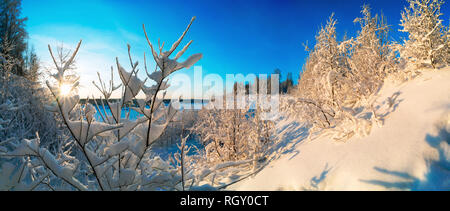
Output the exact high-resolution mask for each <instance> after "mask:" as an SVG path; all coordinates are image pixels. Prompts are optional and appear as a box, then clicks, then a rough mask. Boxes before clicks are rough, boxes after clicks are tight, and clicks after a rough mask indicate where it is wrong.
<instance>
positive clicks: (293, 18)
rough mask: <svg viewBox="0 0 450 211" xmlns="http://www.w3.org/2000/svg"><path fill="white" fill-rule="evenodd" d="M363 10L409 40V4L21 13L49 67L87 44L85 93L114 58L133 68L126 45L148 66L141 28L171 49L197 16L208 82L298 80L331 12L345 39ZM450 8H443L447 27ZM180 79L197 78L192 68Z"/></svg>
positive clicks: (243, 4) (257, 0)
mask: <svg viewBox="0 0 450 211" xmlns="http://www.w3.org/2000/svg"><path fill="white" fill-rule="evenodd" d="M364 3H368V4H370V5H371V7H372V8H373V12H374V13H379V12H381V11H382V12H383V13H384V15H385V16H386V17H387V20H388V23H389V24H390V25H391V26H392V29H393V30H392V31H393V33H392V39H395V40H398V41H400V37H402V36H405V35H404V34H401V33H399V32H397V31H398V28H399V26H398V25H399V23H400V17H401V16H400V14H401V11H402V10H403V8H404V6H406V0H334V1H330V0H278V1H275V0H160V1H156V0H155V1H152V0H147V1H143V0H141V1H138V0H136V1H133V0H108V1H106V0H89V1H80V0H65V1H61V0H39V1H36V0H24V1H23V4H22V7H23V15H24V16H26V17H28V18H29V20H28V22H27V30H28V32H29V34H30V42H31V44H33V45H34V46H35V48H36V51H37V53H38V56H40V57H41V60H42V61H43V62H44V63H45V62H48V61H49V57H48V52H47V48H46V45H47V44H51V45H53V46H56V45H57V44H58V43H64V44H65V45H67V46H68V47H72V46H73V45H75V44H76V42H77V41H78V40H79V39H83V42H84V43H83V46H82V49H81V52H80V55H79V57H78V67H79V69H80V70H79V72H80V75H81V77H82V80H84V81H85V82H83V83H82V85H83V87H84V88H83V89H85V90H84V92H86V90H93V87H92V86H90V81H92V80H94V79H95V77H96V74H95V72H96V71H101V73H102V74H107V71H108V70H109V66H111V65H113V64H114V59H115V57H116V56H118V57H119V59H120V60H121V61H122V63H124V65H128V62H127V56H126V44H127V43H130V44H131V46H132V51H133V55H134V56H135V58H136V59H139V60H141V61H142V54H143V52H144V51H146V52H147V53H149V48H148V45H147V44H146V42H145V37H144V35H143V32H142V24H143V23H144V24H145V25H146V27H147V30H148V33H149V36H150V38H151V40H152V42H154V43H156V42H157V39H158V38H161V40H162V41H166V43H167V44H168V45H171V44H172V42H174V41H175V40H176V39H177V38H178V36H179V35H180V33H181V32H182V31H183V30H184V29H185V27H186V25H187V23H188V22H189V20H190V18H191V17H192V16H197V19H196V21H195V22H194V24H193V25H192V27H191V30H190V31H189V33H188V35H187V37H186V38H185V40H184V43H186V42H188V41H189V40H190V39H193V40H194V42H193V44H192V45H191V47H190V49H189V50H188V51H187V53H186V54H185V55H189V54H193V53H198V52H201V53H203V55H204V57H203V59H202V60H200V62H199V63H197V65H201V66H202V68H203V74H204V75H205V74H208V73H217V74H219V75H221V76H222V77H225V74H227V73H242V74H244V75H245V74H248V73H255V74H259V73H271V72H272V71H273V70H274V69H275V68H279V69H280V70H281V71H282V75H283V78H285V77H286V74H287V72H292V73H293V74H294V79H295V80H296V79H297V78H298V75H299V72H300V70H301V67H302V64H303V63H304V61H305V58H306V56H307V54H306V52H305V51H304V48H303V46H302V43H305V42H306V41H309V43H310V46H311V45H312V44H313V42H314V36H315V34H316V32H317V31H318V30H319V28H320V26H321V25H322V24H325V23H326V20H327V18H328V17H329V16H330V14H331V13H333V12H334V13H335V17H336V18H337V20H338V25H337V27H338V33H339V36H340V37H342V36H343V35H344V33H347V34H348V35H349V36H353V35H354V34H355V33H356V31H357V30H358V27H359V26H358V25H357V24H354V23H353V20H354V19H355V18H356V17H359V16H360V9H361V6H362V5H363V4H364ZM449 4H450V3H446V4H445V5H444V8H442V12H443V13H444V20H445V21H444V24H445V25H448V19H449V13H450V9H449V8H450V7H449ZM184 43H183V44H182V45H184ZM48 64H49V63H48ZM180 72H182V73H186V74H191V73H192V69H191V70H183V71H180ZM86 81H88V82H87V83H86ZM91 92H92V91H91Z"/></svg>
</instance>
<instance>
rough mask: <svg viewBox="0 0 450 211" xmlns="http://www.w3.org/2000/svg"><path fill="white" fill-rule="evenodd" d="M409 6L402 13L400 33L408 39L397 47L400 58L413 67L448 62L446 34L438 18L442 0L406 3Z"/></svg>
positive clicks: (419, 0) (440, 14)
mask: <svg viewBox="0 0 450 211" xmlns="http://www.w3.org/2000/svg"><path fill="white" fill-rule="evenodd" d="M408 3H409V7H407V8H405V11H404V12H403V13H402V20H401V24H400V25H401V26H402V27H403V28H402V29H401V30H400V31H402V32H406V33H408V39H407V40H405V41H404V44H403V45H397V46H396V48H397V50H398V51H399V53H400V56H401V57H402V58H404V59H406V60H407V61H409V62H411V63H412V64H414V65H415V66H416V67H422V66H432V67H433V68H436V65H441V64H445V63H448V61H449V57H450V54H449V50H448V49H449V47H450V45H449V39H448V37H449V34H448V33H449V31H448V29H446V28H445V27H444V26H443V23H442V22H443V20H442V19H441V16H442V13H441V6H442V5H443V4H444V1H442V0H408Z"/></svg>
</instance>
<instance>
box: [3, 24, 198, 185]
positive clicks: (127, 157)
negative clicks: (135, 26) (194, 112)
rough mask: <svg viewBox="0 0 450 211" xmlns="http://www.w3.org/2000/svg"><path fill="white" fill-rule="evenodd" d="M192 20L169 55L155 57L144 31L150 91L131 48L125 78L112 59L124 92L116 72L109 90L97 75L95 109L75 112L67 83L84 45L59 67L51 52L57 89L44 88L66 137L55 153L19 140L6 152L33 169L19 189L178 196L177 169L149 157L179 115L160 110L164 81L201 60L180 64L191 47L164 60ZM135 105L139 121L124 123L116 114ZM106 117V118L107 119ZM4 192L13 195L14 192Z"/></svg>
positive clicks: (72, 83) (74, 82) (72, 85)
mask: <svg viewBox="0 0 450 211" xmlns="http://www.w3.org/2000/svg"><path fill="white" fill-rule="evenodd" d="M194 19H195V18H192V20H191V22H190V23H189V25H188V27H187V28H186V30H185V31H184V32H183V34H182V35H181V37H180V38H179V39H178V40H177V41H176V42H175V43H174V44H173V45H172V47H171V48H170V50H169V51H163V47H164V44H163V45H162V46H161V45H160V46H159V53H158V52H156V51H155V49H154V47H153V45H152V43H151V42H150V40H149V38H148V35H147V33H146V32H145V27H144V32H145V36H146V38H147V41H148V44H149V46H150V49H151V51H152V55H153V59H154V60H155V62H156V68H155V71H154V72H152V73H149V72H148V70H147V65H146V62H145V61H144V69H145V70H146V72H147V79H150V80H153V81H154V82H155V84H154V85H152V86H149V87H147V86H146V85H145V82H146V80H147V79H145V80H141V79H139V78H138V76H137V74H138V72H139V69H138V68H137V67H138V62H134V61H133V59H132V57H131V53H130V49H131V48H130V46H128V53H129V60H130V65H131V70H130V71H127V70H125V68H124V67H123V66H122V65H121V64H120V63H119V60H118V59H116V67H117V71H118V73H119V76H120V79H121V81H122V84H121V85H119V86H117V85H114V83H113V79H112V77H113V71H112V72H111V80H110V81H109V86H107V85H106V83H104V80H103V79H102V77H101V76H100V75H99V84H97V83H94V84H95V85H96V86H97V88H98V89H99V90H100V91H101V93H102V95H103V98H104V100H101V102H102V105H101V106H100V105H98V103H97V101H94V102H95V104H94V105H92V104H89V103H86V104H84V105H80V104H79V96H78V95H77V94H76V91H75V90H76V89H77V86H78V78H74V77H68V76H69V75H67V72H68V70H69V69H71V66H72V65H73V63H74V61H75V57H76V54H77V52H78V50H79V48H80V46H81V41H80V42H79V43H78V45H77V47H76V48H75V50H74V52H73V53H72V54H71V56H69V57H66V58H64V57H61V54H58V57H59V60H58V59H57V57H55V55H54V54H53V52H52V49H51V47H50V46H49V52H50V55H51V57H52V59H53V61H54V65H55V67H56V73H55V74H53V75H52V77H53V79H54V82H51V81H47V82H46V84H47V86H48V88H49V90H50V92H51V93H52V95H53V97H54V100H55V102H54V104H53V105H49V106H47V109H48V110H50V111H53V112H55V113H57V114H58V115H59V116H60V117H61V119H62V120H63V122H64V125H65V126H66V128H67V130H68V131H69V132H70V135H69V136H68V137H66V139H65V140H64V142H63V143H62V144H61V145H59V146H60V147H59V148H58V149H57V150H56V152H53V153H52V152H50V151H49V150H48V149H46V148H45V147H40V143H39V142H40V139H39V137H37V138H35V139H23V140H22V141H21V142H20V143H19V144H16V145H14V146H12V148H13V150H4V151H2V152H1V153H0V155H1V156H2V157H23V158H24V159H25V160H30V162H31V163H32V164H33V167H32V168H29V169H26V170H27V171H28V170H30V172H31V173H30V174H31V175H32V176H31V177H29V178H28V179H27V180H24V182H22V184H28V185H27V188H35V186H36V185H40V187H42V186H44V187H42V188H46V189H47V188H50V189H65V188H68V189H75V190H161V189H168V190H177V189H180V187H181V186H180V184H181V178H180V174H179V172H178V171H177V168H175V167H174V166H171V165H170V163H169V161H163V160H162V159H161V158H159V157H150V156H149V149H150V148H151V146H152V144H154V143H155V142H156V141H157V140H158V138H159V137H160V136H161V134H162V133H163V132H164V130H165V128H166V127H167V126H168V124H169V123H170V122H171V121H172V119H173V118H174V117H175V114H176V113H177V110H175V109H174V108H173V107H172V106H170V105H169V106H166V105H164V103H163V97H164V92H165V91H164V90H166V89H167V88H168V81H167V77H168V76H169V75H170V74H172V73H173V72H175V71H177V70H180V69H182V68H189V67H191V66H192V65H193V64H194V63H196V62H197V61H198V60H199V59H201V57H202V54H194V55H192V56H191V57H189V58H188V59H187V60H186V61H184V62H181V63H180V62H178V61H177V60H178V59H179V58H180V57H181V56H182V55H183V53H184V52H185V51H186V50H187V48H188V47H189V45H190V44H191V43H192V41H190V42H189V43H188V44H187V45H186V46H185V47H184V48H183V49H182V50H181V51H179V52H178V53H177V54H176V56H175V57H174V58H169V56H171V54H172V53H173V52H174V51H175V50H176V48H177V47H178V45H179V44H180V43H181V41H182V40H183V38H184V36H185V34H186V33H187V31H188V30H189V28H190V26H191V24H192V22H193V21H194ZM144 59H145V56H144ZM119 88H121V89H122V92H121V93H122V95H121V98H120V100H119V101H113V100H112V99H110V97H111V94H112V92H113V91H115V90H119ZM140 91H143V92H144V94H145V96H146V98H145V99H135V97H136V95H137V94H138V93H139V92H140ZM133 99H134V100H135V101H136V102H137V104H138V107H133V108H132V109H134V110H136V111H137V112H139V113H141V115H142V116H141V117H139V118H137V119H136V120H131V119H129V115H122V114H121V112H122V111H123V110H122V109H123V108H125V107H127V106H128V104H129V103H130V102H131V101H132V100H133ZM86 102H88V101H86ZM104 102H105V103H104ZM107 109H108V110H110V112H107V111H106V110H107ZM127 110H129V109H127ZM96 112H99V113H100V117H101V120H98V119H96V118H95V116H94V114H95V113H96ZM123 116H125V118H124V117H123ZM5 165H7V166H6V167H5V166H4V167H5V168H9V167H10V166H11V165H9V164H5ZM37 169H39V171H37ZM8 172H9V173H11V174H13V173H14V172H10V171H8ZM2 176H6V177H7V176H11V175H2ZM21 179H23V178H21V177H19V180H18V181H21ZM58 181H59V182H58ZM2 188H3V187H2ZM6 188H7V189H16V188H17V186H14V185H13V186H7V187H6Z"/></svg>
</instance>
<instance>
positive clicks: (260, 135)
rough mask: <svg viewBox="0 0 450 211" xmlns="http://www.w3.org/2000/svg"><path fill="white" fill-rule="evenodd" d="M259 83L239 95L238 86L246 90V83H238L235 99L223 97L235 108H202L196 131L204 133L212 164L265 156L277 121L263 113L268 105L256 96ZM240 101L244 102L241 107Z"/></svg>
mask: <svg viewBox="0 0 450 211" xmlns="http://www.w3.org/2000/svg"><path fill="white" fill-rule="evenodd" d="M264 82H267V81H264ZM260 83H263V82H261V81H260ZM256 85H257V83H255V84H252V85H249V86H250V88H249V89H252V90H253V91H252V92H251V95H246V96H244V95H241V97H239V94H238V93H239V91H238V90H243V89H244V86H243V84H240V83H235V86H234V90H233V95H234V97H233V99H231V98H226V97H224V100H223V102H224V104H225V105H227V103H231V104H232V107H231V108H229V107H228V108H227V107H226V106H224V107H225V108H224V109H220V108H216V107H212V108H204V109H202V110H201V111H199V117H198V119H197V123H196V125H195V126H194V132H195V133H197V134H199V135H200V137H201V140H202V143H203V145H204V146H205V154H206V160H207V162H208V163H209V165H211V164H217V163H224V162H229V161H242V160H261V159H263V158H264V156H265V154H264V152H265V149H266V148H267V146H268V145H270V142H271V140H272V137H271V136H272V134H273V128H274V123H273V122H272V121H269V120H264V118H263V116H262V115H263V114H262V113H263V111H264V108H263V106H262V105H261V102H259V99H258V98H257V97H255V95H256ZM264 91H265V90H264ZM242 101H245V102H242ZM240 103H242V105H244V106H242V107H240V106H239V104H240Z"/></svg>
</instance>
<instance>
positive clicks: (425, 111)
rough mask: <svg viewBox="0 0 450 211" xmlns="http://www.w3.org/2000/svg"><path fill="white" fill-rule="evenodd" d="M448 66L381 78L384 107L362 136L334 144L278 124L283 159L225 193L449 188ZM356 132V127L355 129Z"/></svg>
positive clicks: (294, 126) (378, 101)
mask: <svg viewBox="0 0 450 211" xmlns="http://www.w3.org/2000/svg"><path fill="white" fill-rule="evenodd" d="M449 80H450V68H449V67H447V68H444V69H440V70H422V71H420V74H419V75H418V76H417V77H416V78H415V79H413V80H410V81H408V82H406V83H403V84H398V83H397V84H396V83H394V82H393V81H390V80H387V81H386V82H385V84H384V85H383V86H382V88H381V90H380V91H379V92H378V94H377V96H376V101H375V105H376V108H377V109H378V110H380V109H383V107H386V106H387V105H388V104H391V105H390V106H391V107H392V110H391V111H390V112H388V113H386V114H385V115H386V116H385V117H384V122H383V124H382V125H380V126H375V125H374V126H373V127H372V128H371V132H370V134H369V135H368V136H365V137H361V136H354V137H352V138H350V139H349V140H347V141H346V142H337V141H334V140H332V139H331V137H330V135H329V134H328V135H327V134H326V132H327V130H325V131H322V132H321V133H320V134H319V135H318V136H313V137H311V136H310V138H307V137H308V131H307V129H305V127H304V126H303V125H302V124H300V123H298V122H296V121H295V120H289V119H288V118H285V120H284V121H281V122H280V123H279V124H278V125H277V130H278V133H277V134H278V135H277V138H278V139H279V143H283V144H284V145H283V148H282V149H283V150H282V155H281V156H280V157H279V158H278V159H276V160H274V161H272V162H271V163H269V164H268V165H267V166H266V167H264V168H263V169H262V170H261V171H260V172H259V173H257V174H256V175H254V176H252V177H250V178H247V179H245V180H243V181H241V182H238V183H236V184H234V185H232V186H230V187H228V189H230V190H450V147H449V143H450V135H449V134H450V83H449ZM361 126H362V125H361Z"/></svg>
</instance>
